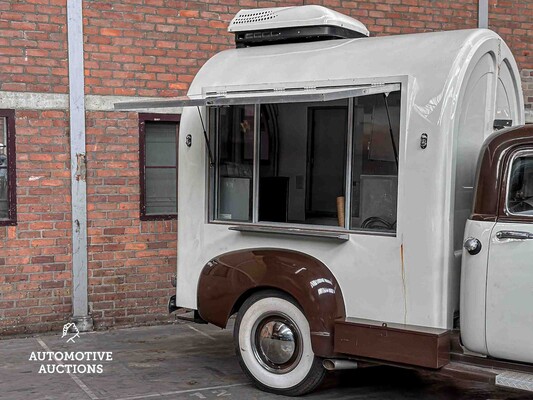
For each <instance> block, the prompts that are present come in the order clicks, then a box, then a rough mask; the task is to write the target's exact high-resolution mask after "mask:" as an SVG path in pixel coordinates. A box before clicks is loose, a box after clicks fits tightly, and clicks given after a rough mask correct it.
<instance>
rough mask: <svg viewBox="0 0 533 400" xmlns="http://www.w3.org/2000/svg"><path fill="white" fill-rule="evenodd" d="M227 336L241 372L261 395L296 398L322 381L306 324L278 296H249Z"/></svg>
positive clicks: (290, 301) (288, 299)
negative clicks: (249, 379) (280, 395)
mask: <svg viewBox="0 0 533 400" xmlns="http://www.w3.org/2000/svg"><path fill="white" fill-rule="evenodd" d="M233 337H234V341H235V350H236V353H237V356H238V358H239V363H240V364H241V367H242V369H243V371H244V372H245V373H246V374H247V375H248V376H249V377H250V378H251V379H252V380H253V381H254V383H255V384H256V386H258V387H259V388H260V389H262V390H265V391H268V392H272V393H276V394H283V395H288V396H298V395H302V394H305V393H308V392H310V391H312V390H313V389H315V388H316V387H317V386H318V385H319V384H320V382H321V381H322V379H323V378H324V376H325V373H326V371H325V369H324V368H323V366H322V360H320V359H319V358H318V357H316V356H315V354H314V353H313V349H312V347H311V335H310V329H309V323H308V322H307V319H306V318H305V316H304V314H303V312H302V311H301V310H300V308H299V307H298V305H297V304H296V303H295V301H294V300H293V299H292V298H291V297H290V296H288V295H285V294H284V293H281V292H277V291H264V292H259V293H255V294H253V295H252V296H250V297H249V298H248V299H247V300H246V301H245V302H244V304H243V305H242V307H241V309H240V310H239V314H238V316H237V320H236V322H235V329H234V334H233Z"/></svg>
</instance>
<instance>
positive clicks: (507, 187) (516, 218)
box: [498, 145, 533, 223]
mask: <svg viewBox="0 0 533 400" xmlns="http://www.w3.org/2000/svg"><path fill="white" fill-rule="evenodd" d="M520 157H532V158H533V147H531V145H528V146H524V147H520V148H518V149H516V150H515V151H514V152H513V153H512V154H511V155H510V157H509V162H508V163H506V168H507V171H506V173H505V174H504V175H503V176H504V177H505V184H504V185H502V197H503V199H502V200H503V202H502V204H503V210H502V212H501V215H500V216H499V218H498V219H499V220H500V221H501V222H517V223H521V222H525V223H532V222H533V215H527V214H518V213H513V212H511V210H509V194H510V191H511V179H512V178H511V173H512V172H513V166H514V164H515V162H516V160H517V159H518V158H520Z"/></svg>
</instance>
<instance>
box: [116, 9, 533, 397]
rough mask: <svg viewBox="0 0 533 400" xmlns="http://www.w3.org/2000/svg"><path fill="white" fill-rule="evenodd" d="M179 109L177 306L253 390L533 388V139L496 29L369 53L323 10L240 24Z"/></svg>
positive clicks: (353, 24)
mask: <svg viewBox="0 0 533 400" xmlns="http://www.w3.org/2000/svg"><path fill="white" fill-rule="evenodd" d="M229 31H230V32H232V33H234V34H235V42H236V48H234V49H230V50H226V51H222V52H220V53H218V54H216V55H215V56H213V57H212V58H211V59H210V60H209V61H207V62H206V63H205V65H204V66H203V67H202V68H201V69H200V70H199V72H198V73H197V75H196V77H195V78H194V81H193V82H192V84H191V86H190V89H189V92H188V95H187V96H185V97H182V98H176V99H168V100H163V101H151V102H146V101H145V102H129V103H122V104H117V105H116V107H117V108H119V109H134V108H143V107H149V108H155V107H182V109H183V112H182V117H181V124H180V133H179V142H180V146H179V178H178V181H179V190H178V204H179V206H178V207H179V218H178V265H177V277H176V282H175V284H176V295H175V296H173V297H172V299H171V300H170V304H169V309H170V311H174V310H176V309H178V308H185V309H188V310H193V311H194V320H195V321H196V322H207V323H210V324H214V325H216V326H219V327H221V328H225V327H226V326H227V325H228V320H229V319H230V317H232V316H234V315H235V316H236V319H235V324H234V340H235V349H236V353H237V357H238V359H239V362H240V364H241V366H242V368H243V370H244V372H245V373H246V374H247V375H248V376H249V377H250V378H251V379H252V380H253V381H254V382H255V384H256V385H257V386H258V387H259V388H261V389H263V390H267V391H270V392H274V393H278V394H285V395H300V394H304V393H307V392H309V391H311V390H313V389H314V388H316V387H317V385H319V384H320V382H321V380H322V378H323V377H324V375H325V373H326V370H332V369H346V368H358V367H363V366H370V365H379V364H388V365H397V366H401V367H411V368H421V369H424V370H429V371H440V372H446V371H448V372H449V371H459V370H461V366H464V365H469V368H470V369H469V371H472V368H478V369H480V370H483V369H485V370H487V371H490V372H491V373H492V376H493V378H494V380H495V382H496V383H497V384H499V385H504V386H511V387H513V386H521V387H523V388H527V389H533V380H532V378H531V377H532V376H531V375H528V372H533V340H531V338H532V337H533V312H531V308H530V306H531V304H533V290H531V288H532V287H533V265H532V264H531V257H532V256H533V240H530V239H533V128H531V127H529V128H528V127H525V126H521V125H522V124H524V112H523V109H524V105H523V99H522V91H521V85H520V77H519V72H518V68H517V65H516V62H515V60H514V58H513V55H512V54H511V51H510V50H509V48H508V47H507V45H506V44H505V42H504V41H503V40H502V39H501V38H500V37H499V36H498V35H497V34H496V33H494V32H492V31H490V30H486V29H469V30H458V31H447V32H433V33H421V34H405V35H396V36H386V37H371V34H370V33H369V31H368V30H367V28H366V27H365V26H364V25H363V24H362V23H361V22H360V21H357V20H355V19H353V18H350V17H348V16H345V15H342V14H339V13H337V12H334V11H331V10H329V9H327V8H324V7H320V6H302V7H282V8H269V9H253V10H241V11H240V12H239V13H238V14H237V15H236V16H235V18H234V19H233V20H232V21H231V23H230V25H229Z"/></svg>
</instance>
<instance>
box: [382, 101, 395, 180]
mask: <svg viewBox="0 0 533 400" xmlns="http://www.w3.org/2000/svg"><path fill="white" fill-rule="evenodd" d="M388 95H389V94H388V93H383V100H385V109H386V110H387V120H388V121H389V134H390V140H391V142H392V150H393V151H394V160H395V161H396V171H398V149H396V141H395V140H394V134H393V133H392V123H391V121H390V114H389V103H388V101H387V96H388Z"/></svg>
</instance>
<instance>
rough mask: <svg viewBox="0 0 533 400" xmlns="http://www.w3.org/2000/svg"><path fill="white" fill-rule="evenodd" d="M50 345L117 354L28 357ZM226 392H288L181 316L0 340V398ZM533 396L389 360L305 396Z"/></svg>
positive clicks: (245, 395) (251, 395)
mask: <svg viewBox="0 0 533 400" xmlns="http://www.w3.org/2000/svg"><path fill="white" fill-rule="evenodd" d="M67 338H68V337H67ZM43 351H53V352H57V351H68V352H80V351H91V352H93V351H98V352H109V351H111V352H113V355H112V357H113V360H112V361H107V362H102V365H103V372H102V373H101V374H72V375H69V374H66V373H63V374H57V373H54V374H43V373H41V374H39V373H38V371H39V368H40V365H41V364H55V362H54V361H45V362H41V361H30V360H29V358H30V356H31V354H32V352H43ZM66 363H67V364H72V362H69V361H67V362H66ZM74 363H76V362H74ZM98 363H99V362H98ZM219 398H223V399H231V398H233V399H274V398H280V399H281V398H285V397H282V396H275V395H272V394H268V393H264V392H261V391H259V390H257V389H256V388H255V387H253V386H252V385H251V384H250V382H249V381H248V380H247V378H246V377H245V376H244V374H243V373H242V372H241V370H240V368H239V365H238V363H237V360H236V357H235V356H234V352H233V344H232V334H231V330H220V329H218V328H216V327H214V326H206V325H194V324H189V323H178V324H175V325H166V326H154V327H142V328H130V329H120V330H112V331H106V332H93V333H87V334H82V335H81V337H79V338H75V343H67V342H66V338H65V339H62V338H61V332H58V333H57V334H56V335H41V336H36V337H30V338H23V339H21V338H15V339H7V340H0V399H9V400H17V399H24V400H26V399H39V400H43V399H54V400H59V399H80V400H85V399H89V400H91V399H92V400H97V399H109V400H111V399H113V400H136V399H154V400H168V399H189V400H194V399H219ZM532 398H533V396H532V394H529V393H524V392H512V391H506V390H501V389H496V388H495V387H493V386H491V385H488V384H481V383H476V382H470V381H458V380H451V379H448V378H443V377H440V378H437V377H435V376H422V375H420V374H419V373H417V372H415V371H410V370H402V369H395V368H385V367H378V368H369V369H366V370H359V371H350V372H344V373H342V374H340V373H336V374H333V375H331V376H329V377H328V379H327V380H326V382H325V384H324V385H323V387H322V388H321V389H320V390H319V391H317V392H315V393H312V394H310V395H308V396H305V399H336V400H342V399H365V400H366V399H368V400H374V399H387V400H400V399H401V400H406V399H417V400H421V399H453V400H457V399H491V400H492V399H513V400H518V399H520V400H522V399H524V400H525V399H532Z"/></svg>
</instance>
